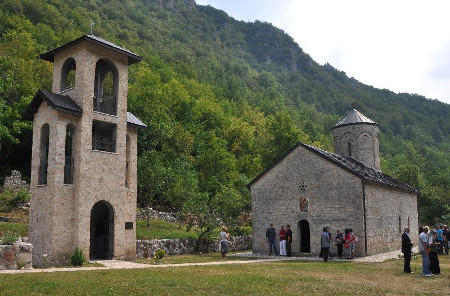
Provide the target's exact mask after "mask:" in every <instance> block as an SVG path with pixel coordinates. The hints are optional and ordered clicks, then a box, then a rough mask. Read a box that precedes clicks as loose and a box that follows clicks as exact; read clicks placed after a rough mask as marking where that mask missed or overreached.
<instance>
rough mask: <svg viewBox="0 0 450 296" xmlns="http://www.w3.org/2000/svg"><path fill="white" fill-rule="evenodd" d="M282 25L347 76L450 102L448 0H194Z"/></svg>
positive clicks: (316, 56)
mask: <svg viewBox="0 0 450 296" xmlns="http://www.w3.org/2000/svg"><path fill="white" fill-rule="evenodd" d="M196 3H197V4H199V5H211V6H213V7H215V8H218V9H221V10H223V11H225V12H226V13H227V14H228V15H230V16H231V17H233V18H235V19H237V20H243V21H248V22H253V21H255V20H259V21H265V22H269V23H271V24H273V25H274V26H276V27H278V28H280V29H282V30H283V31H284V32H286V33H287V34H289V35H290V36H291V37H292V38H294V40H295V41H296V42H297V43H298V44H299V46H300V47H301V48H302V49H303V51H304V52H306V53H307V54H309V55H310V56H311V57H312V58H313V59H314V60H315V61H316V62H318V63H319V64H321V65H323V64H325V63H330V64H331V65H332V66H333V67H335V68H337V69H339V70H341V71H344V72H345V73H346V74H347V76H348V77H354V78H355V79H357V80H359V81H360V82H362V83H364V84H367V85H372V86H374V87H377V88H381V89H383V88H386V89H389V90H392V91H394V92H396V93H399V92H406V93H416V94H419V95H423V96H425V97H427V98H430V99H438V100H440V101H442V102H446V103H447V104H450V1H448V0H433V1H423V0H420V1H419V0H377V1H374V0H367V1H361V0H339V1H338V0H308V1H306V0H196Z"/></svg>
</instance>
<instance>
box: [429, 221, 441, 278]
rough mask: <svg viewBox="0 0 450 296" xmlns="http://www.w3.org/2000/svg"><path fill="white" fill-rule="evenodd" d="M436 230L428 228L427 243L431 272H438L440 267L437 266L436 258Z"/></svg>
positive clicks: (437, 260)
mask: <svg viewBox="0 0 450 296" xmlns="http://www.w3.org/2000/svg"><path fill="white" fill-rule="evenodd" d="M436 237H437V234H436V230H434V229H431V230H430V236H429V237H428V245H429V246H430V252H429V255H430V271H431V273H432V274H440V273H441V268H440V267H439V259H438V242H437V240H436Z"/></svg>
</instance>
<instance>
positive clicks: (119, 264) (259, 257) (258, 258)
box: [0, 251, 401, 274]
mask: <svg viewBox="0 0 450 296" xmlns="http://www.w3.org/2000/svg"><path fill="white" fill-rule="evenodd" d="M399 254H401V253H400V251H394V252H389V253H383V254H378V255H373V256H367V257H361V258H355V259H354V260H343V259H333V260H332V261H338V262H340V261H342V262H351V261H355V262H383V261H385V260H388V259H395V258H398V255H399ZM230 257H245V258H255V259H254V260H248V259H246V260H221V261H215V262H204V263H181V264H161V265H151V264H142V263H134V262H130V261H119V260H96V261H92V262H97V263H101V264H103V265H104V266H103V267H52V268H44V269H38V268H33V269H21V270H0V274H21V273H39V272H59V271H83V270H110V269H143V268H168V267H185V266H206V265H225V264H226V265H228V264H255V263H262V262H275V261H295V260H299V261H323V259H322V258H318V257H317V256H295V257H294V256H293V257H283V256H268V255H263V254H253V253H252V252H244V253H236V254H232V255H230Z"/></svg>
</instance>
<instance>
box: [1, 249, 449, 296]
mask: <svg viewBox="0 0 450 296" xmlns="http://www.w3.org/2000/svg"><path fill="white" fill-rule="evenodd" d="M449 257H450V256H447V257H441V258H440V260H441V269H442V275H439V276H434V277H432V278H424V277H422V276H420V266H421V265H420V258H415V259H413V262H412V267H413V270H414V271H415V273H414V274H404V273H403V272H402V266H403V261H402V260H390V261H387V262H384V263H356V262H329V263H324V262H301V261H294V262H269V263H257V264H238V265H219V266H195V267H193V266H190V267H188V266H185V267H169V268H150V269H139V270H138V269H135V270H108V271H76V272H54V273H36V274H14V275H0V295H352V296H354V295H449V289H450V284H449V283H450V276H449V274H450V258H449Z"/></svg>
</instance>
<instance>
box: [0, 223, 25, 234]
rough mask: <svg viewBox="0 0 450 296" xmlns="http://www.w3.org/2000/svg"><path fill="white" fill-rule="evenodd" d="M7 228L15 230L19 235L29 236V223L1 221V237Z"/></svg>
mask: <svg viewBox="0 0 450 296" xmlns="http://www.w3.org/2000/svg"><path fill="white" fill-rule="evenodd" d="M7 230H10V231H14V232H15V233H16V234H17V235H18V236H28V223H13V222H0V237H2V236H3V233H5V232H6V231H7Z"/></svg>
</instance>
